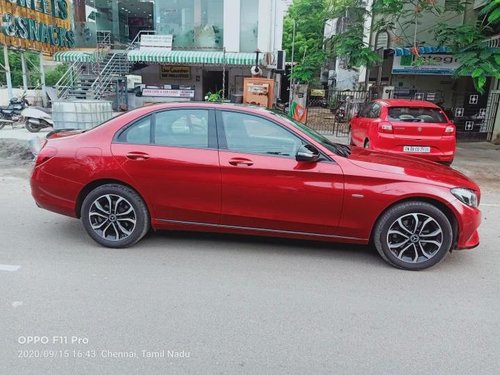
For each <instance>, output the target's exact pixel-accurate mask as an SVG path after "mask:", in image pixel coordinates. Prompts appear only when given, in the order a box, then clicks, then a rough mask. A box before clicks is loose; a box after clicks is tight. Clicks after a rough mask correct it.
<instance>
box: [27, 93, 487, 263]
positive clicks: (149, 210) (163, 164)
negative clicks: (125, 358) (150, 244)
mask: <svg viewBox="0 0 500 375" xmlns="http://www.w3.org/2000/svg"><path fill="white" fill-rule="evenodd" d="M31 187H32V194H33V197H34V198H35V201H36V203H37V204H38V205H39V206H40V207H42V208H45V209H47V210H51V211H54V212H57V213H60V214H63V215H67V216H71V217H76V218H80V219H81V221H82V222H83V226H84V227H85V229H86V231H87V232H88V234H89V235H90V237H92V238H93V239H94V240H95V241H97V242H98V243H99V244H101V245H103V246H107V247H113V248H119V247H127V246H132V245H134V244H135V243H137V242H138V241H139V240H140V239H141V238H142V237H144V235H145V234H146V233H147V232H148V231H149V230H150V228H152V229H153V230H186V231H204V232H205V231H207V232H208V231H213V232H224V233H240V234H247V235H261V236H273V237H275V236H276V237H288V238H298V239H310V240H322V241H331V242H344V243H353V244H369V243H371V244H373V245H374V246H375V248H376V249H377V250H378V252H379V253H380V255H381V256H382V258H383V259H384V260H385V261H387V262H388V263H390V264H392V265H394V266H396V267H400V268H404V269H410V270H420V269H424V268H427V267H430V266H432V265H434V264H436V263H438V262H439V261H440V260H442V259H443V258H444V257H445V256H446V254H447V253H449V252H450V251H451V250H453V249H468V248H473V247H475V246H477V245H478V244H479V236H478V232H477V229H478V226H479V224H480V220H481V219H480V218H481V214H480V211H479V209H478V204H479V200H480V191H479V187H478V186H477V185H476V184H475V183H474V182H472V181H471V180H470V179H468V178H467V177H465V176H464V175H462V174H460V173H459V172H457V171H455V170H453V169H451V168H449V167H446V166H442V165H439V164H436V163H433V162H428V161H425V160H422V159H419V158H412V157H402V156H396V155H391V154H386V153H380V152H374V151H370V150H367V149H363V148H358V147H349V146H345V145H340V144H336V143H333V142H331V141H329V140H328V139H326V138H325V137H323V136H322V135H320V134H318V133H316V132H314V131H312V130H311V129H309V128H307V127H306V126H304V125H302V124H300V123H297V122H294V121H293V120H291V119H290V118H288V117H286V116H284V115H283V114H280V113H277V112H273V111H268V110H265V109H261V108H254V107H242V106H232V105H221V104H212V103H210V104H209V103H185V104H179V103H177V104H161V105H155V106H149V107H144V108H140V109H137V110H134V111H131V112H128V113H126V114H124V115H121V116H119V117H116V118H113V119H112V120H110V121H108V122H106V123H104V124H102V125H100V126H98V127H96V128H94V129H92V130H88V131H59V132H56V133H54V134H51V135H49V136H48V140H47V142H46V143H45V145H44V146H43V148H42V149H41V151H40V153H39V154H38V157H37V160H36V164H35V166H34V170H33V175H32V178H31Z"/></svg>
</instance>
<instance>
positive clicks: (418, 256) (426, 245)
mask: <svg viewBox="0 0 500 375" xmlns="http://www.w3.org/2000/svg"><path fill="white" fill-rule="evenodd" d="M443 242H444V235H443V229H442V228H441V226H440V225H439V223H438V222H437V221H436V220H435V219H434V218H432V217H431V216H429V215H427V214H423V213H410V214H406V215H403V216H400V217H399V218H398V219H396V220H395V221H394V222H393V223H392V224H391V226H390V227H389V231H388V232H387V246H388V248H389V250H390V251H391V253H392V254H394V256H396V257H397V258H398V259H399V260H401V261H403V262H405V263H423V262H426V261H428V260H429V259H432V258H433V257H434V256H435V255H436V254H438V252H439V250H440V249H441V247H442V246H443Z"/></svg>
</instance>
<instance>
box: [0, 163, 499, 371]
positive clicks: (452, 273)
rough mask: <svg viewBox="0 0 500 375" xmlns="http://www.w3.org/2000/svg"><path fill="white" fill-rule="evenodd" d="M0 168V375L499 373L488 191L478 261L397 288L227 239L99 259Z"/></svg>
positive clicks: (343, 254) (494, 227)
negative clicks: (151, 355) (36, 204)
mask: <svg viewBox="0 0 500 375" xmlns="http://www.w3.org/2000/svg"><path fill="white" fill-rule="evenodd" d="M496 155H498V154H496ZM457 163H458V165H464V166H468V167H470V168H471V170H473V169H474V168H473V165H472V164H470V163H469V161H467V160H466V161H463V160H459V161H457ZM25 164H26V163H25ZM1 167H2V168H1V169H0V222H1V223H2V225H1V226H0V241H1V245H0V246H1V247H0V295H1V304H0V317H1V319H0V332H1V335H0V373H1V374H69V373H71V374H167V373H168V374H184V373H193V374H239V373H242V374H332V373H337V374H498V373H499V369H500V315H499V311H500V291H499V285H500V272H499V266H498V265H499V263H500V248H499V245H498V243H499V242H500V232H499V229H498V228H499V227H498V223H499V222H500V204H499V202H500V191H499V190H498V188H497V187H498V180H497V179H496V178H493V179H492V178H491V175H489V176H485V178H484V179H481V180H480V181H479V182H480V184H481V186H482V187H483V191H484V196H483V199H482V210H483V214H484V222H483V225H482V226H481V230H480V234H481V238H482V243H481V245H480V246H479V247H478V248H477V249H475V250H472V251H463V252H454V253H452V254H451V255H450V256H448V257H447V259H445V261H444V262H442V263H441V264H440V265H438V266H436V267H434V268H432V269H429V270H426V271H423V272H407V271H401V270H397V269H395V268H392V267H390V266H388V265H386V264H385V263H384V262H383V261H382V260H381V259H380V258H379V256H378V255H377V253H376V251H375V250H373V249H371V248H369V247H361V246H346V245H330V244H322V243H310V242H301V241H288V240H287V241H283V240H269V239H255V238H248V237H237V236H223V235H200V234H193V233H166V232H165V233H157V234H150V235H148V237H147V238H146V239H144V240H143V241H142V242H140V243H139V244H137V245H136V246H135V247H133V248H131V249H126V250H110V249H104V248H102V247H99V246H98V245H97V244H95V243H94V242H93V241H92V240H91V239H90V238H89V237H88V236H87V235H86V233H85V232H84V230H83V227H82V225H81V224H80V222H79V221H77V220H75V219H71V218H66V217H63V216H59V215H57V214H53V213H50V212H47V211H44V210H41V209H39V208H37V207H36V206H35V204H34V202H33V200H32V198H31V196H30V189H29V182H28V176H29V165H22V163H21V164H19V163H4V164H3V165H2V166H1ZM34 340H37V341H38V342H36V343H34V342H32V341H34ZM143 351H145V352H143ZM163 351H165V352H163ZM147 352H157V353H158V354H157V356H161V355H162V354H163V353H164V355H165V357H159V358H158V357H157V358H148V357H147V354H148V353H147ZM124 355H128V356H132V357H130V358H119V357H116V356H124ZM153 355H154V354H153ZM145 356H146V357H145ZM169 356H170V357H169Z"/></svg>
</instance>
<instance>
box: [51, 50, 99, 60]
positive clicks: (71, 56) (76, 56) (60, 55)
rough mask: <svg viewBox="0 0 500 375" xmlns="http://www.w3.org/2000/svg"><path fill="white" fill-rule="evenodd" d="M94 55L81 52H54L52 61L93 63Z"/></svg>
mask: <svg viewBox="0 0 500 375" xmlns="http://www.w3.org/2000/svg"><path fill="white" fill-rule="evenodd" d="M95 56H96V55H95V54H94V53H92V52H83V51H63V52H56V53H55V54H54V60H55V61H60V62H75V61H82V62H93V61H95V60H96V58H95Z"/></svg>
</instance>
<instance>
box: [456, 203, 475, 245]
mask: <svg viewBox="0 0 500 375" xmlns="http://www.w3.org/2000/svg"><path fill="white" fill-rule="evenodd" d="M453 206H454V207H455V209H457V211H458V215H457V221H458V237H457V244H456V246H455V249H457V250H466V249H473V248H475V247H477V246H479V242H480V241H479V232H478V228H479V225H480V224H481V211H480V210H479V209H477V208H473V207H468V206H466V205H464V204H463V203H462V202H460V201H459V200H458V199H457V200H456V201H455V202H453Z"/></svg>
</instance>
